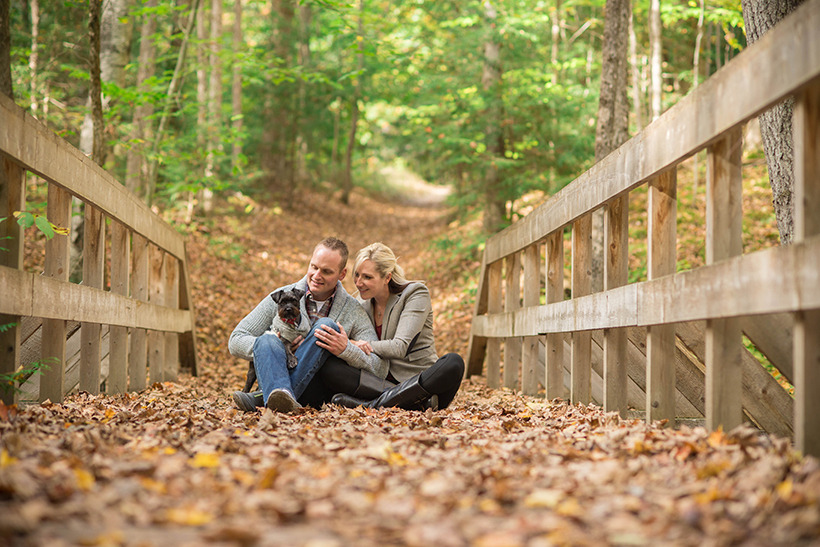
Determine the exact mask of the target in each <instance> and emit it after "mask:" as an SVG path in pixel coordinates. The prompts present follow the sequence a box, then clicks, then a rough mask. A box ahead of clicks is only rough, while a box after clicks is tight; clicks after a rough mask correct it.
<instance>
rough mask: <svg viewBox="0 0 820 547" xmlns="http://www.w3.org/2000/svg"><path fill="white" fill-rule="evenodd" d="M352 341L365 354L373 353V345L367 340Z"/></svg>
mask: <svg viewBox="0 0 820 547" xmlns="http://www.w3.org/2000/svg"><path fill="white" fill-rule="evenodd" d="M350 343H351V344H353V345H354V346H356V347H357V348H359V349H360V350H362V351H363V352H364V354H365V355H370V354H371V353H373V346H371V345H370V342H368V341H367V340H351V341H350Z"/></svg>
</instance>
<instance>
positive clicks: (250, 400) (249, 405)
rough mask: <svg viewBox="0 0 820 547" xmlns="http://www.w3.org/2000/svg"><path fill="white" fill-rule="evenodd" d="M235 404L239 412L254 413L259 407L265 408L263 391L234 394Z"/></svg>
mask: <svg viewBox="0 0 820 547" xmlns="http://www.w3.org/2000/svg"><path fill="white" fill-rule="evenodd" d="M233 402H234V404H236V406H237V408H239V410H244V411H245V412H254V411H255V410H256V408H257V407H260V406H265V404H264V399H263V398H262V392H261V391H254V392H252V393H245V392H244V391H234V392H233Z"/></svg>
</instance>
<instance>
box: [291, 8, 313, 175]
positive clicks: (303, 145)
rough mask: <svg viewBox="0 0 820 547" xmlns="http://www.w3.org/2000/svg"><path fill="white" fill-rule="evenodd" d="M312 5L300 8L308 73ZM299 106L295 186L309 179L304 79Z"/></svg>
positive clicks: (302, 54)
mask: <svg viewBox="0 0 820 547" xmlns="http://www.w3.org/2000/svg"><path fill="white" fill-rule="evenodd" d="M310 19H311V11H310V4H307V3H305V4H302V5H300V6H299V64H300V65H301V66H302V71H303V72H307V71H308V68H309V65H310ZM298 96H299V105H298V106H297V107H296V120H295V122H294V127H295V128H296V169H295V177H294V178H295V185H298V184H301V183H302V182H303V181H306V180H307V178H308V174H307V164H306V161H307V160H306V157H307V140H306V139H305V133H306V131H305V125H306V124H305V123H304V122H302V116H304V114H305V108H306V106H307V84H306V83H305V81H304V80H303V79H300V80H299V93H298Z"/></svg>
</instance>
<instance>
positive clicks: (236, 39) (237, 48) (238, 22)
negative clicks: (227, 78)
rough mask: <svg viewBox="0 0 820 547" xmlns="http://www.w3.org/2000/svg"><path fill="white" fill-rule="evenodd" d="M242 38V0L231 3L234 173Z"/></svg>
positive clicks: (238, 150) (237, 154) (238, 145)
mask: <svg viewBox="0 0 820 547" xmlns="http://www.w3.org/2000/svg"><path fill="white" fill-rule="evenodd" d="M244 49H245V47H244V42H243V38H242V0H234V2H233V53H234V58H233V82H232V84H231V118H232V120H233V121H232V128H233V148H232V150H231V165H232V167H233V169H234V171H236V170H237V169H239V157H240V156H241V155H242V141H241V140H240V138H239V133H240V132H241V131H242V63H240V62H239V58H240V54H241V53H242V52H243V51H244Z"/></svg>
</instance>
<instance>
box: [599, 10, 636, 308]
mask: <svg viewBox="0 0 820 547" xmlns="http://www.w3.org/2000/svg"><path fill="white" fill-rule="evenodd" d="M631 19H632V6H631V4H630V0H607V2H606V19H605V20H604V44H603V58H602V66H601V93H600V98H599V100H598V126H597V128H596V131H595V161H596V162H599V161H601V160H602V159H603V158H605V157H606V156H607V155H609V153H610V152H612V151H613V150H615V149H616V148H618V147H619V146H621V145H622V144H623V143H625V142H626V141H627V139H628V138H629V131H628V129H629V107H628V100H627V93H626V88H627V85H626V81H627V71H628V66H629V62H628V59H627V51H628V47H627V44H628V42H629V21H630V20H631ZM591 277H592V291H593V292H600V291H601V290H603V287H604V285H603V284H604V210H603V209H598V210H597V211H595V213H593V216H592V267H591Z"/></svg>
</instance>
